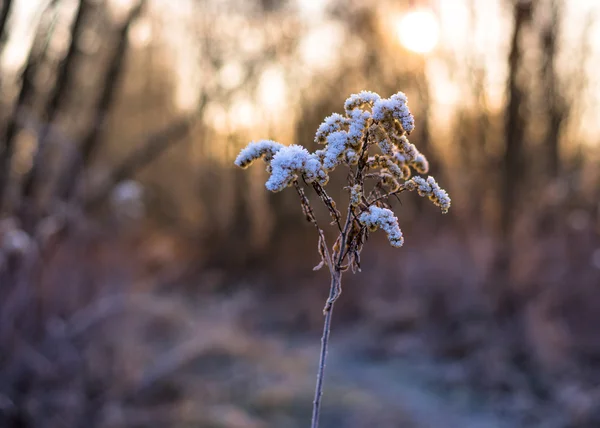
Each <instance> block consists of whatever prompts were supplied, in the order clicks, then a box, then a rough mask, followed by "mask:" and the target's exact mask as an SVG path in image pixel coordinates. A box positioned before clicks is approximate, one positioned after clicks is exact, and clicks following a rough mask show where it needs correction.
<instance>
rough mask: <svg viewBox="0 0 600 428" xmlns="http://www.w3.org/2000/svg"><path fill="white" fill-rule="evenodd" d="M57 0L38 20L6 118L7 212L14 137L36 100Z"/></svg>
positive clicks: (0, 167)
mask: <svg viewBox="0 0 600 428" xmlns="http://www.w3.org/2000/svg"><path fill="white" fill-rule="evenodd" d="M57 3H58V1H57V0H54V1H52V2H50V3H49V4H48V5H47V6H46V7H45V9H44V11H43V12H42V14H41V17H40V21H39V23H37V24H36V25H37V27H38V28H37V31H36V35H35V37H34V40H33V44H32V46H31V49H30V51H29V55H28V57H27V61H26V64H25V67H24V68H23V71H22V72H21V88H20V89H19V94H18V95H17V101H16V103H15V105H14V107H13V111H12V113H11V115H10V117H9V118H8V120H7V124H6V128H5V129H4V132H3V133H4V135H3V137H4V138H3V140H4V141H3V144H4V145H3V147H2V152H1V153H0V212H7V211H8V209H9V208H10V207H7V203H8V201H7V193H8V189H9V181H10V174H11V170H12V159H13V154H14V151H15V142H16V141H15V138H16V136H17V134H18V133H19V130H20V129H21V123H22V121H23V116H24V115H25V114H27V113H29V112H27V108H28V106H31V105H32V104H33V99H34V97H35V94H36V87H35V76H36V74H37V71H38V68H39V66H40V64H41V63H42V61H43V60H44V56H45V53H46V49H47V47H48V42H49V39H50V37H49V31H50V24H49V21H50V20H51V19H52V16H53V15H54V14H55V13H56V8H55V6H56V4H57Z"/></svg>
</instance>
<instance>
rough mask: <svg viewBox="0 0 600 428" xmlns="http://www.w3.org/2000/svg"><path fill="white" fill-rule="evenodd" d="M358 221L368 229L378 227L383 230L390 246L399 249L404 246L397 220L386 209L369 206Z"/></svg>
mask: <svg viewBox="0 0 600 428" xmlns="http://www.w3.org/2000/svg"><path fill="white" fill-rule="evenodd" d="M359 220H360V222H361V223H363V224H364V225H365V226H367V227H369V228H372V229H377V228H378V227H380V228H381V229H383V230H384V231H385V233H386V234H387V237H388V240H389V241H390V244H392V245H393V246H394V247H401V246H402V244H404V237H403V236H402V231H401V230H400V227H399V226H398V219H397V218H396V216H395V215H394V213H393V212H392V211H390V210H388V209H387V208H379V207H376V206H374V205H371V206H370V207H369V210H368V211H365V212H364V213H362V214H361V215H360V217H359Z"/></svg>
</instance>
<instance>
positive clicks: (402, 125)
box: [235, 91, 450, 247]
mask: <svg viewBox="0 0 600 428" xmlns="http://www.w3.org/2000/svg"><path fill="white" fill-rule="evenodd" d="M344 110H345V115H341V114H338V113H334V114H332V115H331V116H328V117H327V118H325V120H324V121H323V123H322V124H321V125H320V126H319V128H318V129H317V133H316V135H315V142H316V143H318V144H322V145H324V148H322V149H319V150H316V151H315V152H314V153H310V152H309V151H308V150H306V149H305V148H304V147H302V146H299V145H295V144H293V145H290V146H283V145H282V144H279V143H277V142H275V141H271V140H261V141H258V142H251V143H250V144H249V145H248V146H247V147H246V148H245V149H243V150H242V151H241V152H240V154H239V156H238V157H237V159H236V160H235V164H236V165H237V166H240V167H242V168H246V167H248V166H249V165H251V164H252V163H253V162H254V161H255V160H257V159H261V158H262V159H263V160H264V161H265V162H266V163H267V171H268V172H269V173H270V174H271V175H270V177H269V179H268V180H267V183H266V187H267V189H268V190H270V191H272V192H279V191H281V190H283V189H285V188H286V187H288V186H292V185H293V184H294V183H296V182H297V181H298V180H299V179H302V180H303V181H304V182H305V183H307V184H311V185H315V186H314V187H318V188H320V189H321V192H323V194H325V193H324V191H323V186H325V185H326V184H327V182H328V181H329V173H330V172H331V171H333V170H334V169H335V168H336V167H337V166H339V165H340V164H344V165H346V166H348V167H350V168H354V169H355V174H354V176H353V177H354V179H353V180H352V178H351V181H352V182H351V183H349V184H350V185H349V189H350V202H351V203H350V206H351V208H350V211H352V219H353V222H355V223H358V227H356V226H357V225H355V227H354V228H353V229H355V232H356V233H361V234H366V233H367V231H369V230H371V231H372V230H374V229H376V228H377V227H380V228H381V229H383V230H384V231H385V232H386V233H387V235H388V238H389V240H390V242H391V243H392V245H394V246H398V247H399V246H401V245H402V244H403V242H404V240H403V239H402V232H401V231H400V229H399V227H398V219H397V218H396V217H395V216H394V214H393V212H391V210H390V209H389V206H388V202H387V198H388V197H390V196H393V195H396V194H397V193H399V192H401V191H403V190H416V191H417V192H418V194H419V195H420V196H427V197H429V199H431V201H433V203H434V204H436V205H438V206H439V207H440V208H441V209H442V212H447V211H448V208H449V207H450V198H449V196H448V193H446V191H444V190H443V189H441V188H440V187H439V186H438V184H437V183H436V181H435V179H434V178H433V177H428V178H427V180H425V179H423V178H421V177H414V178H412V179H411V175H412V171H411V168H412V170H414V171H415V172H417V173H419V174H426V173H427V171H428V170H429V163H428V162H427V158H426V157H425V156H424V155H423V154H422V153H420V152H419V151H418V150H417V148H416V147H415V145H414V144H412V143H410V142H409V141H408V138H407V135H409V134H410V132H411V131H412V130H413V129H414V126H415V125H414V117H413V115H412V114H411V112H410V110H409V108H408V104H407V98H406V95H404V94H403V93H402V92H398V93H397V94H395V95H393V96H391V97H390V98H387V99H383V98H381V97H379V95H377V94H376V93H374V92H368V91H363V92H360V93H359V94H353V95H351V96H350V97H349V98H348V99H347V100H346V102H345V103H344ZM375 147H377V148H378V149H379V150H378V153H374V154H373V155H370V154H369V151H370V149H371V148H375ZM369 181H370V183H369ZM369 184H371V186H370V188H371V190H370V191H369V192H368V193H365V188H366V187H369V186H368V185H369ZM375 208H376V209H375ZM333 214H334V216H335V215H337V213H333ZM338 220H339V219H338ZM384 225H385V226H384ZM353 238H354V239H355V240H356V239H358V240H359V241H360V242H364V240H363V239H359V238H357V237H353Z"/></svg>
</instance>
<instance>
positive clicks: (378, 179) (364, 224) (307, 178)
mask: <svg viewBox="0 0 600 428" xmlns="http://www.w3.org/2000/svg"><path fill="white" fill-rule="evenodd" d="M344 109H345V115H340V114H337V113H334V114H332V115H331V116H329V117H327V118H325V120H324V121H323V123H322V124H321V125H320V126H319V128H318V130H317V133H316V136H315V142H316V143H319V144H323V145H324V148H323V149H320V150H317V151H315V152H314V153H310V152H309V151H308V150H306V149H305V148H304V147H302V146H299V145H295V144H294V145H291V146H284V145H282V144H279V143H277V142H275V141H271V140H261V141H258V142H251V143H250V144H249V145H248V146H247V147H246V148H244V149H243V150H242V151H241V152H240V154H239V155H238V157H237V159H236V160H235V164H236V165H237V166H239V167H242V168H247V167H248V166H250V165H251V164H252V163H253V162H254V161H255V160H257V159H260V158H262V159H263V160H264V161H265V162H266V163H267V171H268V172H269V174H270V177H269V179H268V180H267V182H266V187H267V189H268V190H270V191H272V192H279V191H281V190H283V189H285V188H286V187H291V186H293V187H294V188H295V189H296V192H297V193H298V196H299V197H300V203H301V206H302V210H303V212H304V215H305V216H306V219H307V220H308V221H309V222H311V223H312V224H313V225H314V226H315V228H316V230H317V233H318V247H317V248H318V252H319V254H320V256H321V262H320V263H319V265H317V266H316V267H315V270H316V269H320V268H322V267H323V266H327V268H328V269H329V273H330V274H331V286H330V291H329V297H328V298H327V302H326V303H325V308H324V309H323V314H324V316H325V322H324V328H323V337H322V339H321V355H320V360H319V369H318V375H317V385H316V391H315V400H314V403H313V415H312V424H311V427H312V428H316V427H318V423H319V410H320V405H321V396H322V390H323V375H324V370H325V358H326V356H327V346H328V341H329V333H330V327H331V316H332V311H333V305H334V303H335V301H336V300H337V299H338V298H339V296H340V294H341V291H342V274H343V272H345V271H347V270H348V269H351V270H352V272H356V271H360V253H361V251H362V249H363V245H364V243H365V242H366V240H367V238H368V236H369V233H370V232H374V231H375V230H377V229H378V228H380V229H383V230H384V231H385V232H386V234H387V237H388V240H389V241H390V244H392V245H393V246H394V247H400V246H402V244H403V243H404V238H403V236H402V232H401V230H400V228H399V226H398V219H397V218H396V216H395V215H394V213H393V211H392V210H391V206H390V204H389V200H390V198H391V197H397V196H398V194H400V193H401V192H404V191H413V190H414V191H416V192H417V193H418V194H419V195H420V196H427V197H428V198H429V199H430V200H431V201H432V202H433V203H434V204H435V205H437V206H439V207H440V208H441V209H442V212H443V213H445V212H447V211H448V208H449V207H450V198H449V197H448V194H447V193H446V191H445V190H443V189H441V188H440V187H439V186H438V184H437V183H436V181H435V179H434V178H433V177H428V178H427V179H424V178H421V177H418V176H415V177H412V178H411V168H412V169H413V170H415V171H416V172H418V173H421V174H425V173H427V171H428V169H429V165H428V162H427V159H426V158H425V156H423V155H422V154H421V153H420V152H419V151H418V150H417V148H416V147H415V146H414V145H413V144H411V143H410V142H409V141H408V138H407V135H409V134H410V133H411V131H412V130H413V129H414V118H413V115H412V114H411V112H410V110H409V109H408V105H407V98H406V96H405V95H404V94H403V93H402V92H398V93H397V94H395V95H393V96H392V97H390V98H388V99H383V98H380V97H379V95H377V94H375V93H373V92H368V91H363V92H361V93H359V94H354V95H351V96H350V98H348V99H347V100H346V102H345V104H344ZM340 165H343V166H345V167H347V168H348V170H349V172H348V186H347V187H346V189H347V190H348V192H349V203H348V207H347V210H346V214H345V220H344V218H343V216H342V214H341V213H340V211H338V209H337V205H336V203H335V201H334V200H333V199H332V198H331V197H330V196H329V195H328V194H327V192H326V190H325V186H326V184H327V182H328V181H329V173H330V172H331V171H333V170H334V169H335V168H336V167H338V166H340ZM302 183H304V185H305V186H311V187H312V188H313V189H314V190H315V192H316V194H317V195H318V197H319V198H320V199H321V201H322V202H323V204H324V205H325V206H326V208H327V209H328V211H329V214H330V215H331V218H332V223H331V224H332V225H333V226H335V227H337V229H338V231H339V234H338V237H337V239H336V240H335V242H334V244H333V246H332V247H329V246H328V245H327V242H326V239H325V234H324V233H323V230H322V229H321V227H320V226H319V225H318V224H317V219H316V217H315V214H314V211H313V208H312V206H311V204H310V202H309V200H308V198H307V196H306V193H305V190H304V188H305V186H304V185H303V184H302Z"/></svg>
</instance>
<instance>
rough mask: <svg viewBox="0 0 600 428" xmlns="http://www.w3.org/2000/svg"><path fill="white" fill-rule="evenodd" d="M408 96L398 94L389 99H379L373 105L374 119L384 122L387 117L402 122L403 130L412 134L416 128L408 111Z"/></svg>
mask: <svg viewBox="0 0 600 428" xmlns="http://www.w3.org/2000/svg"><path fill="white" fill-rule="evenodd" d="M407 101H408V100H407V98H406V95H404V93H402V92H398V93H397V94H395V95H392V96H391V97H390V98H387V99H379V100H377V101H376V102H375V104H374V105H373V119H375V120H384V119H385V118H386V116H387V115H390V116H391V117H393V118H394V119H396V120H398V122H400V125H402V129H403V130H404V131H405V132H406V133H408V134H410V133H411V132H412V130H413V129H414V128H415V119H414V117H413V115H412V113H411V112H410V110H409V109H408V104H407Z"/></svg>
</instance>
